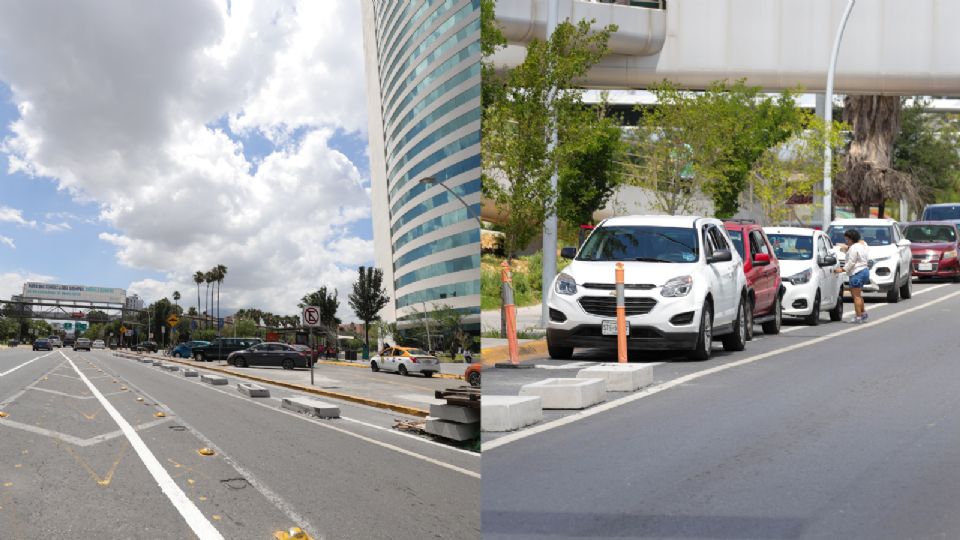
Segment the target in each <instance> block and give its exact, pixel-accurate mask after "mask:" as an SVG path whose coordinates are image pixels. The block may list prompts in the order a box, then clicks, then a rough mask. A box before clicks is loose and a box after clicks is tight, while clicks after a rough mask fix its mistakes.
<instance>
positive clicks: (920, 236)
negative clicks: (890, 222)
mask: <svg viewBox="0 0 960 540" xmlns="http://www.w3.org/2000/svg"><path fill="white" fill-rule="evenodd" d="M903 235H904V236H906V237H907V240H910V241H911V242H916V243H918V244H934V243H937V242H953V241H955V240H956V239H957V234H956V231H955V230H954V228H953V227H952V226H950V225H908V226H907V227H906V228H905V229H904V230H903Z"/></svg>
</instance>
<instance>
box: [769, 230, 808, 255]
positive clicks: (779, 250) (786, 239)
mask: <svg viewBox="0 0 960 540" xmlns="http://www.w3.org/2000/svg"><path fill="white" fill-rule="evenodd" d="M767 238H768V239H770V243H771V244H773V253H774V255H776V256H777V258H778V259H780V260H783V261H806V260H810V259H811V258H813V237H812V236H801V235H796V234H768V235H767Z"/></svg>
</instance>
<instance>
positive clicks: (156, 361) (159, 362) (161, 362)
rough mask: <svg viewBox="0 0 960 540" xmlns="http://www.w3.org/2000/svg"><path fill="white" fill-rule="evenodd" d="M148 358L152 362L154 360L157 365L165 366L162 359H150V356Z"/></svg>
mask: <svg viewBox="0 0 960 540" xmlns="http://www.w3.org/2000/svg"><path fill="white" fill-rule="evenodd" d="M147 360H150V361H151V362H153V365H155V366H163V361H162V360H153V359H150V358H148V359H147Z"/></svg>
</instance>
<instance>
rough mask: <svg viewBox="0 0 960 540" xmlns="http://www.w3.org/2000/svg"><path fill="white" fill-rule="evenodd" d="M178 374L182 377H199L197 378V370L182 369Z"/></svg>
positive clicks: (198, 373)
mask: <svg viewBox="0 0 960 540" xmlns="http://www.w3.org/2000/svg"><path fill="white" fill-rule="evenodd" d="M180 374H181V375H183V376H184V377H199V376H200V372H199V371H197V370H195V369H192V368H183V370H182V371H181V372H180Z"/></svg>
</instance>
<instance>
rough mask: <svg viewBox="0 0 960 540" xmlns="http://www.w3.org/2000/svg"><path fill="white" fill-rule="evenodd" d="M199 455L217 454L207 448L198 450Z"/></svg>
mask: <svg viewBox="0 0 960 540" xmlns="http://www.w3.org/2000/svg"><path fill="white" fill-rule="evenodd" d="M197 453H198V454H200V455H201V456H212V455H213V454H215V452H214V451H213V450H211V449H209V448H207V447H203V448H201V449H199V450H197Z"/></svg>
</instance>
